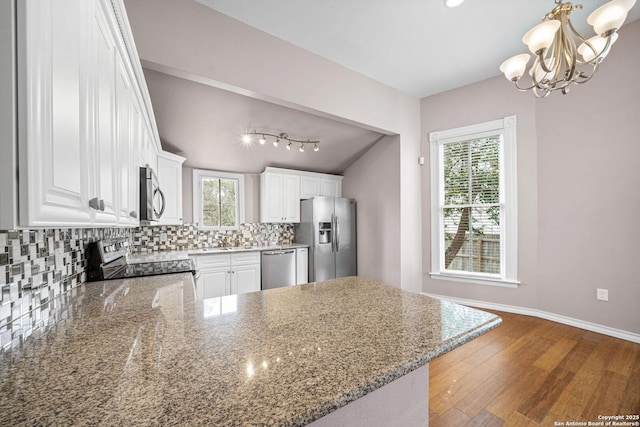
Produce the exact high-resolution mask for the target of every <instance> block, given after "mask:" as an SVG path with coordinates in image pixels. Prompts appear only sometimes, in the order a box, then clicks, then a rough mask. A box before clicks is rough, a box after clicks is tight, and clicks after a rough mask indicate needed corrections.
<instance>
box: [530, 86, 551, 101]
mask: <svg viewBox="0 0 640 427" xmlns="http://www.w3.org/2000/svg"><path fill="white" fill-rule="evenodd" d="M539 90H544V94H543V95H540V93H539V92H538V91H539ZM531 92H533V94H534V95H535V97H536V98H546V97H547V96H549V94H550V93H551V89H545V88H540V87H538V86H535V87H534V88H533V90H532V91H531Z"/></svg>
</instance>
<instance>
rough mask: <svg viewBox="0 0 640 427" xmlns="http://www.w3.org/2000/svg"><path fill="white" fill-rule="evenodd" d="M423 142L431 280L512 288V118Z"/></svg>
mask: <svg viewBox="0 0 640 427" xmlns="http://www.w3.org/2000/svg"><path fill="white" fill-rule="evenodd" d="M429 141H430V146H431V148H430V156H431V158H430V160H431V163H430V165H431V195H432V199H431V276H432V277H435V278H443V279H450V280H468V281H478V282H480V283H487V282H500V284H501V285H504V286H514V285H517V284H518V283H519V282H518V279H517V269H518V263H517V255H518V238H517V219H518V218H517V197H516V196H517V195H516V189H517V182H516V117H515V116H509V117H504V118H502V119H499V120H494V121H491V122H485V123H479V124H475V125H470V126H465V127H461V128H456V129H450V130H445V131H440V132H431V133H430V134H429Z"/></svg>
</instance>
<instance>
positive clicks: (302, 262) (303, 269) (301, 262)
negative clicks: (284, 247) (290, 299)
mask: <svg viewBox="0 0 640 427" xmlns="http://www.w3.org/2000/svg"><path fill="white" fill-rule="evenodd" d="M308 282H309V249H308V248H298V249H296V285H300V284H303V283H308Z"/></svg>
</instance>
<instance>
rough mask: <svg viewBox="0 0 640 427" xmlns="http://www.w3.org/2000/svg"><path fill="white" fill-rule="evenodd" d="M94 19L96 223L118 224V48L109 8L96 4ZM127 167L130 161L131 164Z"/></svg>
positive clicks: (92, 120)
mask: <svg viewBox="0 0 640 427" xmlns="http://www.w3.org/2000/svg"><path fill="white" fill-rule="evenodd" d="M93 6H94V8H93V19H91V20H90V26H89V28H90V35H89V42H90V44H91V45H92V46H93V49H92V53H93V54H94V55H95V56H94V57H93V58H91V59H92V61H91V63H92V64H91V65H92V68H93V69H92V70H91V71H90V74H89V75H90V79H89V81H90V87H89V94H90V104H89V106H90V109H92V114H90V129H91V130H92V131H93V135H92V137H93V138H90V139H93V149H94V152H93V159H92V160H93V162H91V164H92V169H93V171H94V173H93V174H91V177H92V178H93V184H94V185H93V186H92V187H93V188H91V189H90V192H91V194H90V196H92V197H96V198H97V199H99V200H100V207H99V208H98V209H95V210H94V215H95V217H94V221H93V222H94V224H97V225H112V224H117V222H118V215H117V212H116V209H117V208H116V200H117V183H116V178H118V173H117V167H116V165H117V164H118V163H119V162H118V159H117V157H116V156H117V148H118V140H117V139H116V132H115V131H116V104H115V102H116V88H117V86H116V84H117V81H116V55H117V51H116V45H115V40H114V38H113V35H112V31H111V30H110V28H109V23H108V21H107V19H108V18H107V10H106V9H105V8H106V5H105V4H104V3H103V2H102V1H95V2H94V5H93ZM127 164H129V162H128V161H127Z"/></svg>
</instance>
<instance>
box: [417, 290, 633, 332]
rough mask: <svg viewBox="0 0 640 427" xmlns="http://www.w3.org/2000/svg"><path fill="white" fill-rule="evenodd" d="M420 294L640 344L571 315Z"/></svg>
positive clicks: (611, 330) (614, 329)
mask: <svg viewBox="0 0 640 427" xmlns="http://www.w3.org/2000/svg"><path fill="white" fill-rule="evenodd" d="M422 295H426V296H428V297H433V298H439V299H444V300H448V301H451V302H455V303H458V304H462V305H468V306H471V307H477V308H486V309H489V310H497V311H506V312H507V313H515V314H524V315H526V316H534V317H539V318H541V319H546V320H551V321H553V322H558V323H562V324H565V325H569V326H574V327H576V328H580V329H586V330H587V331H592V332H597V333H599V334H603V335H609V336H610V337H615V338H620V339H623V340H627V341H631V342H635V343H638V344H640V334H636V333H633V332H628V331H623V330H621V329H616V328H610V327H609V326H603V325H598V324H596V323H591V322H585V321H584V320H578V319H574V318H572V317H567V316H561V315H559V314H554V313H549V312H546V311H542V310H535V309H532V308H525V307H516V306H513V305H505V304H497V303H493V302H485V301H475V300H470V299H465V298H456V297H449V296H445V295H436V294H430V293H427V292H422Z"/></svg>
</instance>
